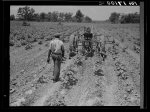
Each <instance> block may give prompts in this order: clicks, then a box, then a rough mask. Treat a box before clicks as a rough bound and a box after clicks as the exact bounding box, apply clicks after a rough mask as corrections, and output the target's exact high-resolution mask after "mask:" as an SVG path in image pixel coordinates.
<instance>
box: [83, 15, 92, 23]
mask: <svg viewBox="0 0 150 112" xmlns="http://www.w3.org/2000/svg"><path fill="white" fill-rule="evenodd" d="M84 21H85V22H92V19H91V18H90V17H88V16H85V18H84Z"/></svg>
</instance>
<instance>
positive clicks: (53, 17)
mask: <svg viewBox="0 0 150 112" xmlns="http://www.w3.org/2000/svg"><path fill="white" fill-rule="evenodd" d="M17 17H18V18H15V16H14V15H10V20H24V21H39V22H40V21H49V22H92V19H91V18H90V17H88V16H86V15H84V14H83V13H82V12H81V11H80V10H77V12H76V14H75V16H73V13H70V12H67V13H64V12H58V11H54V12H48V13H45V12H41V13H35V10H34V9H33V8H30V7H29V6H25V7H20V8H19V9H18V11H17Z"/></svg>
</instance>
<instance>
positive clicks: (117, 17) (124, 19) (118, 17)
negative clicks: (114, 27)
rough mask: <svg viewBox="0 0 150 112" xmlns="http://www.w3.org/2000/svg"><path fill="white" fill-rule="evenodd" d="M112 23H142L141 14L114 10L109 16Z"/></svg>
mask: <svg viewBox="0 0 150 112" xmlns="http://www.w3.org/2000/svg"><path fill="white" fill-rule="evenodd" d="M109 21H110V22H111V23H140V14H138V13H137V12H135V13H129V14H120V13H116V12H113V13H111V15H110V17H109Z"/></svg>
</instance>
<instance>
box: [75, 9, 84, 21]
mask: <svg viewBox="0 0 150 112" xmlns="http://www.w3.org/2000/svg"><path fill="white" fill-rule="evenodd" d="M75 17H76V19H77V22H82V19H83V17H84V15H83V14H82V12H81V11H80V10H78V11H77V12H76V15H75Z"/></svg>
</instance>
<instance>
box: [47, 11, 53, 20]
mask: <svg viewBox="0 0 150 112" xmlns="http://www.w3.org/2000/svg"><path fill="white" fill-rule="evenodd" d="M47 16H48V17H47V19H48V21H51V20H52V13H51V12H48V14H47Z"/></svg>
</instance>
